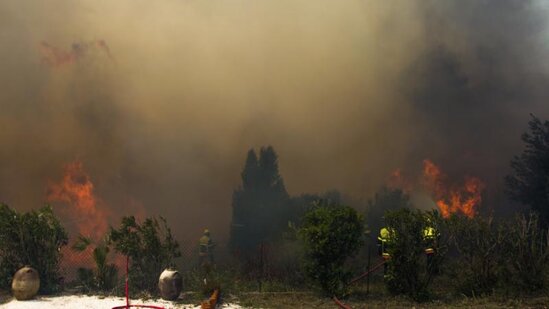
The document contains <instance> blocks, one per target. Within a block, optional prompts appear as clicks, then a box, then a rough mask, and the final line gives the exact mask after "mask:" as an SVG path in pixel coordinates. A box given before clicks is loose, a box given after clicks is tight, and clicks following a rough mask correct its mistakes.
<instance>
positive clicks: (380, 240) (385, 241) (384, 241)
mask: <svg viewBox="0 0 549 309" xmlns="http://www.w3.org/2000/svg"><path fill="white" fill-rule="evenodd" d="M394 234H395V231H394V230H393V229H392V228H386V227H382V228H381V229H380V230H379V236H378V237H377V245H378V253H379V255H381V257H382V258H383V260H384V261H385V264H384V265H383V273H384V275H385V276H386V275H387V261H388V260H389V259H390V258H391V254H390V253H389V248H390V246H391V245H392V243H393V237H394V236H395V235H394Z"/></svg>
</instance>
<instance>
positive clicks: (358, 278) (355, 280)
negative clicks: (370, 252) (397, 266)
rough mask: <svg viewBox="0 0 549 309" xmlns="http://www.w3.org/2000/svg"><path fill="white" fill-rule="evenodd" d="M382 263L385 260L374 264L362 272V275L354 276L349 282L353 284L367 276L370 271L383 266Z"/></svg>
mask: <svg viewBox="0 0 549 309" xmlns="http://www.w3.org/2000/svg"><path fill="white" fill-rule="evenodd" d="M383 264H385V261H382V262H381V263H379V264H377V265H376V266H374V267H373V268H370V269H369V270H368V271H367V272H365V273H363V274H362V275H360V276H358V277H356V278H354V279H353V280H351V281H350V282H349V284H353V283H355V282H357V281H359V280H361V279H363V278H365V277H367V276H368V275H370V273H372V272H373V271H375V270H377V269H378V268H380V267H381V266H383Z"/></svg>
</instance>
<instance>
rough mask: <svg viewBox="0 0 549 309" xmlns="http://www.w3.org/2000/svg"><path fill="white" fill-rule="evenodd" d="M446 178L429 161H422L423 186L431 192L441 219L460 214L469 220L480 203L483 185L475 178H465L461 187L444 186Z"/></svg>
mask: <svg viewBox="0 0 549 309" xmlns="http://www.w3.org/2000/svg"><path fill="white" fill-rule="evenodd" d="M445 178H446V176H445V175H444V174H443V173H442V172H441V171H440V168H439V167H438V166H437V165H435V164H434V163H433V162H432V161H430V160H424V161H423V179H424V185H425V186H426V188H427V189H428V190H429V191H430V192H431V194H432V196H433V198H434V199H435V201H436V205H437V207H438V208H439V210H440V213H441V214H442V216H443V217H445V218H447V217H449V216H450V214H452V213H461V214H464V215H466V216H467V217H469V218H472V217H474V216H475V214H476V212H477V209H476V208H477V207H478V205H480V203H481V201H482V191H483V190H484V183H483V182H482V181H481V180H480V179H478V178H476V177H466V178H465V184H464V186H463V187H455V186H454V187H449V186H446V185H445V183H444V182H445Z"/></svg>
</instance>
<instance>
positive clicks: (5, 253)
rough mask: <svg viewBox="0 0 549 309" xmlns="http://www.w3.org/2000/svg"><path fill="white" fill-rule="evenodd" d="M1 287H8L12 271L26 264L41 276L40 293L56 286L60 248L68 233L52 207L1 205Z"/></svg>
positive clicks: (45, 292)
mask: <svg viewBox="0 0 549 309" xmlns="http://www.w3.org/2000/svg"><path fill="white" fill-rule="evenodd" d="M0 226H1V227H2V228H0V288H3V289H8V288H9V287H10V284H11V279H12V276H13V274H15V272H16V271H17V270H18V269H19V268H21V267H23V266H25V265H29V266H31V267H33V268H35V269H36V270H37V271H38V274H39V276H40V291H39V292H40V293H43V294H47V293H52V292H55V291H57V290H58V289H59V281H60V280H59V279H60V276H59V260H60V257H61V255H60V253H59V252H60V249H61V247H62V246H64V245H66V244H67V233H66V232H65V230H64V229H63V227H62V226H61V224H60V223H59V220H57V218H56V217H55V215H54V214H53V210H52V209H51V207H49V206H46V207H43V208H41V209H39V210H33V211H30V212H27V213H23V214H21V213H17V212H16V211H15V210H13V209H11V208H10V207H8V206H7V205H4V204H0Z"/></svg>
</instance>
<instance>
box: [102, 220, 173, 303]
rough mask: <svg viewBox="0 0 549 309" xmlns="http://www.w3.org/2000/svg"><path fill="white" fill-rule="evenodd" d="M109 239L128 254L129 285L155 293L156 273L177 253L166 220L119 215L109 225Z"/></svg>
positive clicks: (167, 264)
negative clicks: (117, 220) (116, 222)
mask: <svg viewBox="0 0 549 309" xmlns="http://www.w3.org/2000/svg"><path fill="white" fill-rule="evenodd" d="M109 239H110V242H109V244H112V246H113V247H114V249H115V250H116V251H117V252H119V253H122V254H124V255H126V256H128V257H129V258H130V270H129V277H130V285H131V286H132V287H133V288H134V290H138V291H148V292H150V293H153V294H154V293H156V290H157V283H158V276H159V275H160V273H161V272H162V271H163V270H164V269H165V268H166V267H170V266H173V265H174V264H173V263H174V259H175V258H176V257H179V256H181V252H180V251H179V244H178V243H177V241H176V240H175V239H174V238H173V236H172V233H171V230H170V228H169V227H168V224H167V222H166V220H165V219H164V218H162V217H160V222H159V221H158V220H157V219H156V218H147V219H145V221H144V222H143V223H142V224H139V223H138V222H137V221H136V220H135V217H133V216H129V217H123V218H122V222H121V224H120V227H119V228H118V229H114V228H112V227H111V230H110V234H109Z"/></svg>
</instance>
